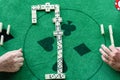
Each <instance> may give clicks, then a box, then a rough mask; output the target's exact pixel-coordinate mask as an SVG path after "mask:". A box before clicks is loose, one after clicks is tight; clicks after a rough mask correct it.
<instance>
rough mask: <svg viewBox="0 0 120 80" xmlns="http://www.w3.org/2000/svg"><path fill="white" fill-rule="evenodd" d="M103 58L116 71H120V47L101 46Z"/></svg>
mask: <svg viewBox="0 0 120 80" xmlns="http://www.w3.org/2000/svg"><path fill="white" fill-rule="evenodd" d="M99 51H100V53H101V54H102V55H101V58H102V60H103V61H104V62H106V63H107V64H108V65H109V66H111V67H112V68H113V69H114V70H116V71H120V47H114V46H112V45H111V46H109V48H108V47H106V46H105V45H101V48H100V50H99Z"/></svg>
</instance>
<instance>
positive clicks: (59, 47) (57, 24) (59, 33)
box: [32, 3, 65, 79]
mask: <svg viewBox="0 0 120 80" xmlns="http://www.w3.org/2000/svg"><path fill="white" fill-rule="evenodd" d="M37 10H45V11H46V12H50V11H51V10H54V12H55V18H53V22H54V23H55V31H54V32H53V35H54V36H56V39H57V74H45V79H65V74H64V73H63V48H62V35H63V31H62V30H61V24H60V23H61V22H62V18H61V17H60V6H59V5H58V4H55V5H50V3H46V4H45V5H34V6H32V23H37V15H36V11H37Z"/></svg>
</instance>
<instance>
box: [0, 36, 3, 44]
mask: <svg viewBox="0 0 120 80" xmlns="http://www.w3.org/2000/svg"><path fill="white" fill-rule="evenodd" d="M3 43H4V36H3V35H1V39H0V45H1V46H2V45H3Z"/></svg>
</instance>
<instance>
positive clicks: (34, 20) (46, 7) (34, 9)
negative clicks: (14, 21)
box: [31, 3, 60, 24]
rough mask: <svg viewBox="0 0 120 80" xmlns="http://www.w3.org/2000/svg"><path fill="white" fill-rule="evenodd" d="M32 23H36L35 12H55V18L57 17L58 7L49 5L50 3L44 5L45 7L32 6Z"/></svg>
mask: <svg viewBox="0 0 120 80" xmlns="http://www.w3.org/2000/svg"><path fill="white" fill-rule="evenodd" d="M31 9H32V10H31V11H32V23H33V24H35V23H37V14H36V13H37V10H45V11H46V12H50V11H51V10H55V13H56V16H59V12H60V10H59V5H57V4H56V5H51V4H50V3H46V4H45V5H33V6H32V8H31Z"/></svg>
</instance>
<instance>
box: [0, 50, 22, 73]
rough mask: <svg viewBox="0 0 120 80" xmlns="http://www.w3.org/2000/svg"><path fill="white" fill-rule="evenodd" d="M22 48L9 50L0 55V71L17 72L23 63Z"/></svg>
mask: <svg viewBox="0 0 120 80" xmlns="http://www.w3.org/2000/svg"><path fill="white" fill-rule="evenodd" d="M22 56H23V53H22V49H19V50H13V51H9V52H7V53H5V54H3V55H2V56H0V72H17V71H18V70H19V69H20V67H21V66H22V65H23V61H24V58H23V57H22Z"/></svg>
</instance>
